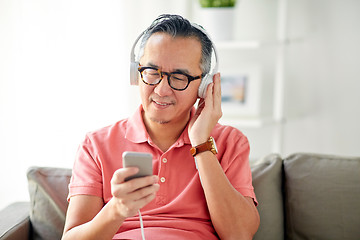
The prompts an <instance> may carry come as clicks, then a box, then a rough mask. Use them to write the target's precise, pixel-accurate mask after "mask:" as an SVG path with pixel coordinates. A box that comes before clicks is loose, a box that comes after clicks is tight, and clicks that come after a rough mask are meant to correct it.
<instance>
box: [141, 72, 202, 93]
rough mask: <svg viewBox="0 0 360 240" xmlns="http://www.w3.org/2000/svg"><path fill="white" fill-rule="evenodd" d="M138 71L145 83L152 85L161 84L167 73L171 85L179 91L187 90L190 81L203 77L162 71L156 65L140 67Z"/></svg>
mask: <svg viewBox="0 0 360 240" xmlns="http://www.w3.org/2000/svg"><path fill="white" fill-rule="evenodd" d="M138 71H139V72H140V75H141V79H142V81H143V82H144V83H145V84H148V85H152V86H154V85H157V84H159V83H160V82H161V80H162V79H163V77H164V75H166V76H167V77H168V83H169V86H170V87H171V88H172V89H174V90H177V91H183V90H185V89H186V88H187V87H188V86H189V83H190V82H192V81H194V80H196V79H199V78H201V77H202V75H200V76H197V77H193V76H190V75H189V74H186V73H183V72H171V73H167V72H162V71H160V70H159V69H158V68H155V67H139V68H138Z"/></svg>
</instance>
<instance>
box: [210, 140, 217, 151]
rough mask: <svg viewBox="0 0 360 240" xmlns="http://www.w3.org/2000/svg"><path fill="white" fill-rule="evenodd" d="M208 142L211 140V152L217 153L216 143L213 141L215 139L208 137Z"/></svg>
mask: <svg viewBox="0 0 360 240" xmlns="http://www.w3.org/2000/svg"><path fill="white" fill-rule="evenodd" d="M210 142H211V145H212V149H211V150H212V151H211V152H212V153H214V154H217V153H218V150H217V146H216V143H215V139H214V138H213V137H210Z"/></svg>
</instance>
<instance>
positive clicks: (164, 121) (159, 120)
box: [150, 118, 170, 124]
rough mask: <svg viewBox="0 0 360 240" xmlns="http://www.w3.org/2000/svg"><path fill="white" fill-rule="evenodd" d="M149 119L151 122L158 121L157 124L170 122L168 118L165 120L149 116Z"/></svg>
mask: <svg viewBox="0 0 360 240" xmlns="http://www.w3.org/2000/svg"><path fill="white" fill-rule="evenodd" d="M150 120H151V121H152V122H155V123H158V124H168V123H170V121H169V120H165V119H158V118H150Z"/></svg>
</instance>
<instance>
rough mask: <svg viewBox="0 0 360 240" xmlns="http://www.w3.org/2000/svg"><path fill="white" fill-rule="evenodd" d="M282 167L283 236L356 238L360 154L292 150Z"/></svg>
mask: <svg viewBox="0 0 360 240" xmlns="http://www.w3.org/2000/svg"><path fill="white" fill-rule="evenodd" d="M284 170H285V189H286V203H285V207H286V226H287V227H286V232H287V234H286V238H287V239H294V240H297V239H317V240H322V239H324V240H331V239H336V240H338V239H354V240H355V239H356V240H358V239H360V204H359V203H360V158H347V157H339V156H327V155H320V154H294V155H291V156H289V157H288V158H286V159H285V161H284Z"/></svg>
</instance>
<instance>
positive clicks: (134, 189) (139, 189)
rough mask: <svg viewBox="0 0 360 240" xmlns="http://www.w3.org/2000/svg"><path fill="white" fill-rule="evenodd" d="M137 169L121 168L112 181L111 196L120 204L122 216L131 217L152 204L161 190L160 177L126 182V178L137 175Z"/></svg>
mask: <svg viewBox="0 0 360 240" xmlns="http://www.w3.org/2000/svg"><path fill="white" fill-rule="evenodd" d="M137 171H138V169H137V168H121V169H118V170H117V171H115V173H114V174H113V177H112V179H111V194H112V195H113V198H114V199H116V200H115V201H116V202H117V204H118V209H119V213H120V215H122V216H123V217H130V216H133V215H135V214H136V212H137V211H138V210H139V209H140V208H142V207H144V206H145V205H146V204H148V203H149V202H151V201H152V200H153V199H154V198H155V194H156V192H157V191H158V190H159V189H160V186H159V184H158V183H157V182H158V181H159V178H158V176H155V175H152V176H147V177H141V178H135V179H132V180H129V181H126V182H125V180H124V179H125V178H127V177H129V176H131V175H133V174H135V173H136V172H137Z"/></svg>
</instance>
